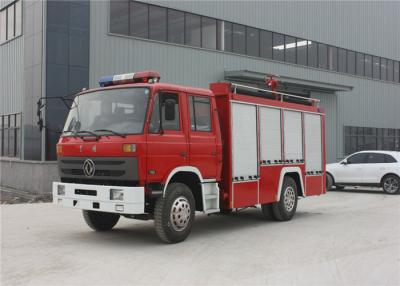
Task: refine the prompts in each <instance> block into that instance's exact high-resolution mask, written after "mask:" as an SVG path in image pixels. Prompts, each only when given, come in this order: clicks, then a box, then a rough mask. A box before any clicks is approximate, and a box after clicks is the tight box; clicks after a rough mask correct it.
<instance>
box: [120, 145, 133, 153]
mask: <svg viewBox="0 0 400 286" xmlns="http://www.w3.org/2000/svg"><path fill="white" fill-rule="evenodd" d="M122 150H123V151H124V152H125V153H134V152H136V144H124V145H122Z"/></svg>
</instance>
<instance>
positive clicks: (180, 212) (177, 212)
mask: <svg viewBox="0 0 400 286" xmlns="http://www.w3.org/2000/svg"><path fill="white" fill-rule="evenodd" d="M189 220H190V204H189V201H188V200H187V199H186V198H185V197H183V196H181V197H178V198H177V199H176V200H175V201H174V203H173V204H172V207H171V212H170V222H171V225H172V228H173V229H174V230H175V231H183V230H185V229H186V227H187V226H188V224H189Z"/></svg>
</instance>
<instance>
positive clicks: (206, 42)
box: [201, 17, 217, 50]
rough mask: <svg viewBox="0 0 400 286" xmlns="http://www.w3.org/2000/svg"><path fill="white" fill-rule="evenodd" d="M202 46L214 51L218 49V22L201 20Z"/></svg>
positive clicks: (210, 19)
mask: <svg viewBox="0 0 400 286" xmlns="http://www.w3.org/2000/svg"><path fill="white" fill-rule="evenodd" d="M201 46H202V47H203V48H207V49H213V50H215V49H216V48H217V20H215V19H213V18H208V17H202V18H201Z"/></svg>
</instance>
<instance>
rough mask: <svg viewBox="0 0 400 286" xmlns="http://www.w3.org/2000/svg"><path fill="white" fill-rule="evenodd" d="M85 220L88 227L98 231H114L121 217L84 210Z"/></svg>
mask: <svg viewBox="0 0 400 286" xmlns="http://www.w3.org/2000/svg"><path fill="white" fill-rule="evenodd" d="M82 213H83V218H84V219H85V222H86V223H87V225H88V226H89V227H90V228H91V229H93V230H97V231H107V230H110V229H112V228H113V227H114V226H115V225H116V224H117V222H118V220H119V217H120V215H119V214H113V213H105V212H97V211H87V210H83V212H82Z"/></svg>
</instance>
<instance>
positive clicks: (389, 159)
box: [385, 154, 397, 163]
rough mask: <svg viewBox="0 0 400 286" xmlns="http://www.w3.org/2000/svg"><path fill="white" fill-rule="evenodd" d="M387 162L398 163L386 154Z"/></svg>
mask: <svg viewBox="0 0 400 286" xmlns="http://www.w3.org/2000/svg"><path fill="white" fill-rule="evenodd" d="M385 162H386V163H397V161H396V159H395V158H393V157H392V156H390V155H387V154H385Z"/></svg>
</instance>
